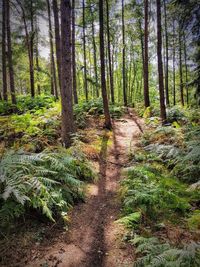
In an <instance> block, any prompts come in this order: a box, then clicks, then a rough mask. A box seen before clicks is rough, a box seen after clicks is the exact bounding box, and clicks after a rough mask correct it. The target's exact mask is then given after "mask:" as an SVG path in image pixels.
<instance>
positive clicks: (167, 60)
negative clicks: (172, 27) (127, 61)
mask: <svg viewBox="0 0 200 267" xmlns="http://www.w3.org/2000/svg"><path fill="white" fill-rule="evenodd" d="M163 1H164V17H165V50H166V63H165V95H166V105H167V106H169V104H170V103H169V83H168V76H169V75H168V74H169V55H168V54H169V53H168V32H167V7H166V0H163Z"/></svg>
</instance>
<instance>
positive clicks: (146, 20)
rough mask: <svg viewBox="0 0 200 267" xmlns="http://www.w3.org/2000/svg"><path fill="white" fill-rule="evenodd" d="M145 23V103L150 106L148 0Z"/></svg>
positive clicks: (145, 6) (145, 9) (145, 7)
mask: <svg viewBox="0 0 200 267" xmlns="http://www.w3.org/2000/svg"><path fill="white" fill-rule="evenodd" d="M144 23H145V25H144V105H145V107H149V106H150V100H149V55H148V37H149V33H148V23H149V21H148V0H145V1H144Z"/></svg>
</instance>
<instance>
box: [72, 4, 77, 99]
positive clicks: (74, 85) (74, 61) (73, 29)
mask: <svg viewBox="0 0 200 267" xmlns="http://www.w3.org/2000/svg"><path fill="white" fill-rule="evenodd" d="M72 69H73V96H74V103H75V104H78V95H77V86H76V43H75V0H72Z"/></svg>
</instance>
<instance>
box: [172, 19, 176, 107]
mask: <svg viewBox="0 0 200 267" xmlns="http://www.w3.org/2000/svg"><path fill="white" fill-rule="evenodd" d="M175 56H176V47H175V25H174V20H173V104H174V106H175V105H176V69H175V60H176V57H175Z"/></svg>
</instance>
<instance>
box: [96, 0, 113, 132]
mask: <svg viewBox="0 0 200 267" xmlns="http://www.w3.org/2000/svg"><path fill="white" fill-rule="evenodd" d="M103 10H104V9H103V0H99V27H100V29H99V39H100V61H101V90H102V97H103V107H104V115H105V127H106V128H107V129H111V127H112V125H111V119H110V112H109V107H108V98H107V91H106V78H105V54H104V29H103V27H104V15H103Z"/></svg>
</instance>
